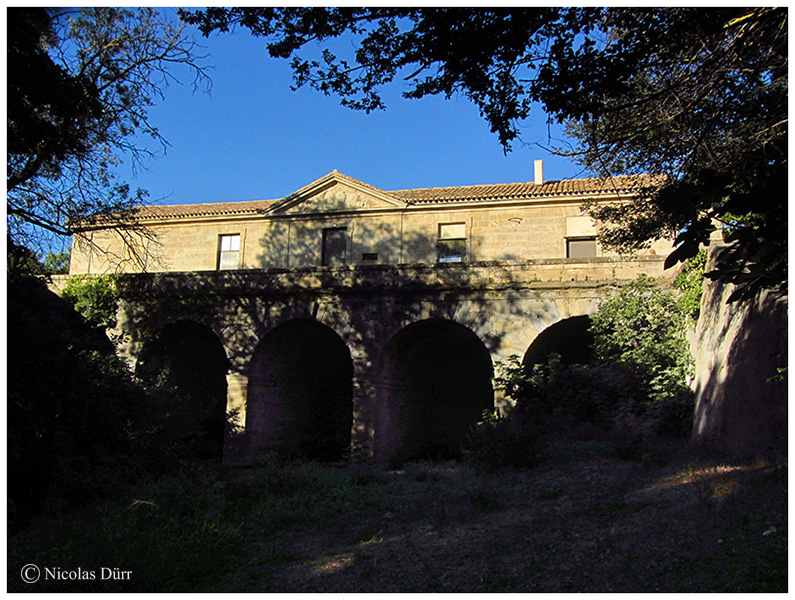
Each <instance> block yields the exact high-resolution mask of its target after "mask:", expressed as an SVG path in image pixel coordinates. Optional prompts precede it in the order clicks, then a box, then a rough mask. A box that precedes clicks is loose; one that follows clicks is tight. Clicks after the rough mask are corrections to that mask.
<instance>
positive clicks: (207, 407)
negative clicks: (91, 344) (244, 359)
mask: <svg viewBox="0 0 795 600" xmlns="http://www.w3.org/2000/svg"><path fill="white" fill-rule="evenodd" d="M228 370H229V361H228V360H227V357H226V352H225V351H224V347H223V345H222V344H221V342H220V341H219V340H218V338H217V337H216V335H215V333H214V332H213V330H212V329H210V328H209V327H207V326H206V325H200V324H198V323H195V322H192V321H182V322H179V323H174V324H171V325H167V326H166V327H164V328H163V330H162V331H161V332H160V335H158V336H157V337H156V338H154V339H153V340H151V341H149V342H147V343H146V344H144V347H143V349H142V351H141V354H140V355H139V357H138V361H137V363H136V368H135V374H136V376H138V377H139V378H140V379H142V380H143V381H144V382H145V383H146V384H147V385H148V386H149V387H150V389H159V390H161V391H162V392H163V393H162V394H160V397H161V398H163V399H164V400H165V401H167V406H163V407H161V408H162V412H163V415H162V422H161V423H160V425H161V427H163V430H164V431H165V432H167V433H168V435H169V436H171V437H173V438H174V440H175V443H176V444H177V445H178V446H179V448H180V450H181V453H182V454H183V455H185V456H188V457H192V458H212V459H218V460H220V459H221V457H222V455H223V447H224V429H225V426H226V373H227V371H228Z"/></svg>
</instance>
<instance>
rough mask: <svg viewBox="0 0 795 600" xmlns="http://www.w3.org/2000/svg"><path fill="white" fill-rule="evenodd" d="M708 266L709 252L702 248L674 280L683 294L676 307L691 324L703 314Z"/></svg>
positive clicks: (686, 263) (685, 264)
mask: <svg viewBox="0 0 795 600" xmlns="http://www.w3.org/2000/svg"><path fill="white" fill-rule="evenodd" d="M706 266H707V250H706V248H702V249H701V250H699V251H698V254H696V255H695V256H694V257H693V258H691V259H690V260H688V261H686V262H685V263H684V265H683V267H682V270H681V271H679V274H678V275H677V276H676V279H674V286H676V289H678V290H679V291H680V292H681V296H680V297H679V300H677V302H676V305H677V307H678V308H679V310H680V311H681V312H682V313H684V314H685V315H687V316H688V318H689V319H690V320H691V322H696V321H697V320H698V315H699V313H700V312H701V295H702V292H703V290H704V287H703V286H704V270H705V269H706Z"/></svg>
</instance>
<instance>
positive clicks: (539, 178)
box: [534, 159, 544, 185]
mask: <svg viewBox="0 0 795 600" xmlns="http://www.w3.org/2000/svg"><path fill="white" fill-rule="evenodd" d="M534 166H535V184H536V185H541V184H543V183H544V161H543V160H541V159H538V160H537V161H535V162H534Z"/></svg>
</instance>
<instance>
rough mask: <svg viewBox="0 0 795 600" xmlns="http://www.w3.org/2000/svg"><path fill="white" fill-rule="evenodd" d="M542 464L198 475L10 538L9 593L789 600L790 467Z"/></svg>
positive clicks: (570, 451)
mask: <svg viewBox="0 0 795 600" xmlns="http://www.w3.org/2000/svg"><path fill="white" fill-rule="evenodd" d="M549 454H550V455H549V458H548V459H547V460H546V461H545V462H544V463H543V464H542V465H541V466H539V467H536V468H533V469H528V470H524V471H514V470H504V471H500V472H497V473H493V474H485V473H482V472H478V471H476V470H474V469H472V468H469V467H465V466H461V465H459V464H456V463H444V464H432V463H417V464H410V465H407V466H406V468H405V469H403V470H402V471H397V472H387V471H384V470H381V469H379V468H377V467H375V466H367V465H348V466H337V467H329V466H319V465H316V464H312V463H308V464H297V463H294V464H288V465H275V464H272V463H271V464H268V463H265V464H263V465H262V466H260V467H259V468H256V469H251V470H246V471H229V470H224V469H220V468H217V467H208V466H204V467H194V468H191V469H189V470H186V471H184V472H183V473H181V474H180V475H179V476H174V477H169V478H165V479H161V480H158V481H154V482H149V483H142V484H141V485H140V486H138V487H137V488H136V489H135V490H134V491H131V492H128V493H125V494H122V495H121V496H119V497H117V498H115V499H113V500H108V501H106V502H103V503H101V504H98V505H95V506H92V507H90V508H86V509H84V510H81V511H77V512H73V513H70V514H66V515H60V516H51V517H42V518H41V519H40V520H39V521H38V522H37V523H36V524H35V525H34V526H32V527H30V528H29V529H27V530H25V531H23V532H21V533H19V534H17V535H16V536H14V537H12V538H10V539H9V542H8V591H31V592H47V591H62V592H79V591H101V592H118V591H160V592H190V591H206V592H209V591H264V592H426V591H429V592H610V591H613V592H655V591H661V592H711V591H716V592H786V591H787V468H786V465H772V464H766V463H764V462H753V463H752V462H737V461H731V460H727V459H719V458H716V457H710V456H706V455H698V454H695V453H693V452H692V451H690V450H677V449H672V448H670V447H665V448H661V447H660V448H656V449H655V450H653V451H649V452H647V453H646V454H644V455H642V456H638V457H636V459H635V460H620V459H618V458H617V457H616V454H615V452H614V451H613V450H612V449H611V448H610V447H609V445H608V444H605V443H601V442H600V443H596V442H593V443H585V442H565V443H564V442H560V443H557V444H555V445H553V446H552V448H551V449H550V453H549ZM28 564H33V565H36V566H37V567H38V568H39V572H40V578H39V580H38V581H37V582H36V583H30V584H27V583H24V582H23V581H22V578H21V572H22V568H23V566H24V565H28ZM103 568H104V569H107V570H106V571H103V570H102V569H103ZM114 568H115V569H118V570H119V571H113V569H114ZM123 571H130V575H129V579H127V578H126V577H125V576H124V575H123V573H122V572H123ZM28 573H29V574H31V573H33V571H28ZM92 573H93V575H94V579H91V578H90V574H92ZM108 574H110V575H111V578H109V579H104V580H103V575H108ZM113 574H116V575H117V578H116V579H114V578H112V575H113ZM86 577H88V579H86ZM121 577H125V578H124V579H122V578H121Z"/></svg>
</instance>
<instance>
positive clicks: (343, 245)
mask: <svg viewBox="0 0 795 600" xmlns="http://www.w3.org/2000/svg"><path fill="white" fill-rule="evenodd" d="M347 257H348V230H347V229H346V228H345V227H335V228H333V229H324V230H323V256H322V257H321V264H322V265H323V266H324V267H342V266H345V265H347V264H348V260H347Z"/></svg>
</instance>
